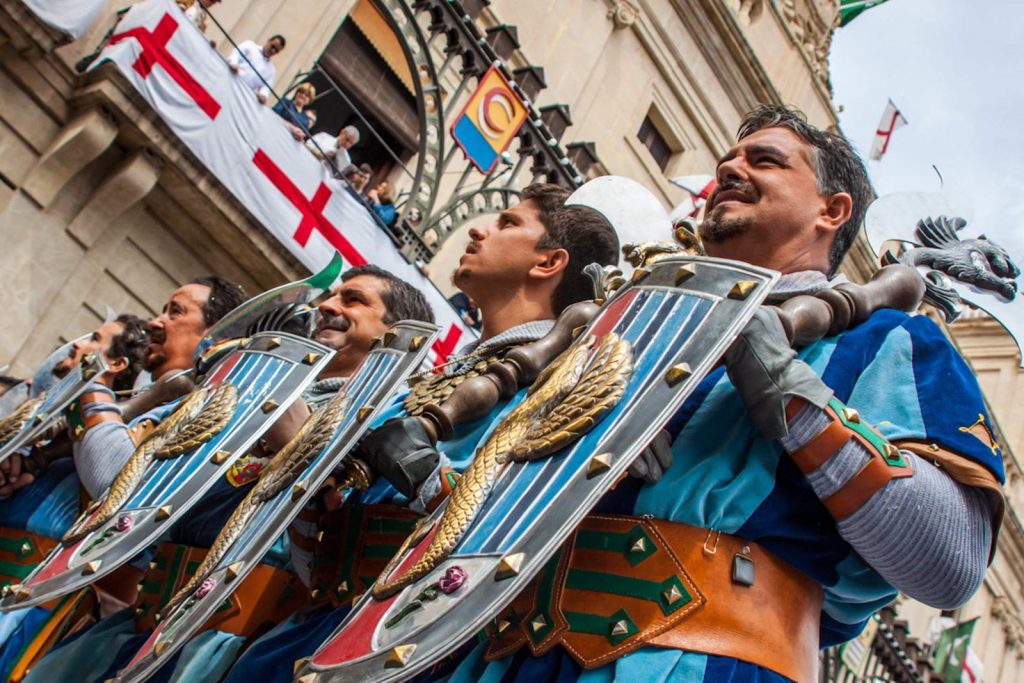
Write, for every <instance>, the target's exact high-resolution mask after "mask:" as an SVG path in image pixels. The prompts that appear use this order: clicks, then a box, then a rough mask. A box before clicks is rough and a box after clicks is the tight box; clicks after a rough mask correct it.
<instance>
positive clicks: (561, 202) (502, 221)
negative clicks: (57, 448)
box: [226, 184, 618, 683]
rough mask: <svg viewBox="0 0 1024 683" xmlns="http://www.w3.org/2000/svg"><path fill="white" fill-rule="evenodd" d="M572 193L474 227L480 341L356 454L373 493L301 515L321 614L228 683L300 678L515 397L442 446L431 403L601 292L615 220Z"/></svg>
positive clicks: (555, 194) (251, 651)
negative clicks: (312, 540)
mask: <svg viewBox="0 0 1024 683" xmlns="http://www.w3.org/2000/svg"><path fill="white" fill-rule="evenodd" d="M568 196H569V192H568V191H567V190H565V189H564V188H561V187H559V186H556V185H548V184H538V185H531V186H528V187H526V188H525V189H524V190H523V193H522V201H521V202H520V203H519V204H517V205H516V206H514V207H512V208H510V209H507V210H505V211H503V212H501V214H499V216H498V218H497V220H496V222H495V223H494V224H492V225H482V226H478V227H473V228H471V229H470V231H469V236H470V243H469V244H468V245H467V247H466V251H465V253H464V254H463V255H462V257H461V258H460V260H459V265H458V267H457V268H456V270H455V272H454V274H453V275H452V280H453V282H454V283H455V285H456V286H458V287H459V288H460V289H461V290H462V291H464V292H466V294H467V295H469V296H471V297H472V298H473V299H474V300H475V301H476V302H477V303H478V304H479V307H480V315H481V319H482V321H483V324H482V333H481V336H480V339H479V340H477V341H474V342H472V343H471V344H469V345H467V346H465V347H463V348H462V349H460V350H459V353H458V355H457V358H458V359H459V360H457V361H455V362H452V363H451V364H450V365H448V366H447V367H445V368H444V369H443V370H442V372H440V373H438V374H428V375H427V376H426V378H424V379H422V380H421V381H420V382H419V383H417V384H415V385H414V386H413V389H412V391H411V392H410V393H409V395H407V396H406V397H404V398H403V400H402V401H400V402H399V403H397V404H396V405H395V406H393V407H392V408H391V409H390V410H389V411H388V412H387V413H386V414H385V415H383V416H382V418H381V422H382V424H381V425H379V426H378V427H377V429H376V430H374V431H373V432H371V433H370V434H369V435H368V436H367V437H365V438H364V440H363V441H362V442H361V444H360V445H359V446H357V449H356V456H357V457H359V458H360V459H362V460H363V461H365V462H366V463H367V464H368V465H369V466H370V467H371V469H373V470H374V472H375V473H376V474H377V475H378V479H377V482H376V483H375V484H373V485H372V486H371V487H370V488H369V490H367V491H362V492H358V491H352V492H351V493H350V494H349V496H348V498H347V500H346V502H345V504H344V505H341V506H340V507H337V508H336V509H333V510H327V511H326V512H325V513H324V514H323V515H321V516H319V519H317V518H316V517H315V516H313V515H306V514H305V513H304V515H303V517H301V518H300V520H299V523H300V524H307V525H309V530H310V531H313V530H314V529H316V530H317V533H319V534H322V536H321V540H320V541H319V542H318V543H316V544H315V546H314V547H313V548H311V549H312V551H313V554H314V560H313V562H312V565H311V568H310V569H311V574H312V578H311V582H310V588H311V595H312V602H313V607H315V609H312V610H305V611H304V612H302V613H300V614H296V615H293V616H292V617H291V618H290V619H289V620H288V621H286V622H284V623H282V624H281V625H280V626H279V627H278V628H276V629H274V630H272V631H270V632H269V633H268V634H267V635H266V636H264V637H263V638H260V640H259V641H257V642H255V643H253V645H252V646H251V647H249V648H248V649H247V650H246V652H245V654H244V655H243V656H242V657H241V658H240V659H239V661H238V663H237V664H236V665H235V666H234V667H233V668H232V670H231V672H230V673H229V675H228V677H227V679H226V681H227V683H247V682H248V681H251V680H252V678H253V676H257V675H259V676H262V677H265V678H268V679H273V680H278V679H280V680H288V679H289V677H290V676H291V675H292V670H293V667H294V662H295V660H296V659H299V658H302V657H308V656H309V655H311V654H312V653H313V651H314V650H315V649H316V647H317V646H318V645H319V644H320V643H321V642H322V641H323V640H324V639H325V638H326V637H327V636H328V635H329V634H330V633H331V631H332V630H333V629H334V628H335V627H336V626H337V625H338V624H339V623H340V622H341V620H342V619H343V618H344V616H345V615H346V614H347V613H348V611H349V609H350V608H351V605H352V602H353V600H354V598H356V597H357V596H358V595H359V594H360V593H362V592H364V591H365V590H366V589H367V588H369V586H370V585H372V583H373V580H374V579H375V577H376V575H377V574H378V573H379V572H380V571H381V570H382V569H383V568H384V564H385V563H386V562H387V560H388V559H389V557H390V555H391V554H394V552H395V551H397V550H398V546H399V544H400V543H401V542H402V540H403V539H404V537H405V536H406V535H407V534H408V533H409V532H410V531H411V530H412V528H413V525H414V524H415V523H416V520H417V519H419V518H420V517H421V516H422V515H423V514H424V513H425V512H427V511H429V510H431V509H433V508H434V507H435V506H436V505H437V504H439V503H440V501H441V500H443V497H444V496H445V495H447V493H448V492H450V491H451V488H452V486H453V485H454V482H455V481H456V479H457V473H458V472H461V471H463V470H464V469H465V468H466V467H467V466H468V465H469V463H470V461H471V460H472V457H473V454H474V451H475V449H476V446H477V444H478V443H479V442H480V441H481V440H482V439H483V438H484V436H485V435H486V434H488V433H489V432H490V430H491V428H492V427H493V425H494V424H495V422H496V421H497V420H498V419H500V417H501V416H502V415H503V414H504V413H505V411H506V409H507V408H508V406H509V403H510V402H509V401H502V402H499V404H498V405H497V406H495V407H494V408H493V409H492V410H491V412H490V413H489V414H488V415H487V416H485V417H483V418H481V419H478V420H475V421H473V422H471V423H469V424H465V425H461V426H458V427H456V429H455V432H454V435H453V437H452V438H451V439H448V440H446V441H441V442H440V443H438V444H437V447H436V448H435V447H434V446H433V445H432V444H431V442H430V440H429V439H428V438H427V436H426V434H425V432H424V431H423V428H422V426H420V423H419V420H418V419H417V418H416V417H414V416H416V415H418V414H419V413H420V411H421V410H422V408H423V406H424V404H425V402H427V401H436V402H440V401H442V400H443V399H444V397H446V396H447V393H445V392H448V393H450V391H451V389H454V387H455V386H456V385H457V384H458V382H461V381H462V380H464V379H465V378H467V377H471V376H475V375H478V374H479V373H480V372H482V370H483V369H484V368H485V367H486V366H487V364H488V363H490V362H493V361H495V360H500V359H501V358H503V357H504V355H505V354H506V353H507V352H508V351H509V350H511V349H512V348H515V347H516V346H518V345H521V344H525V343H528V342H532V341H536V340H537V339H540V338H541V337H543V336H544V335H545V334H547V332H549V331H550V330H551V328H552V326H553V325H554V323H555V319H556V318H557V317H558V314H560V313H561V312H562V311H563V310H564V309H565V308H567V307H568V306H570V305H571V304H573V303H576V302H578V301H583V300H586V299H590V298H591V297H592V296H593V288H592V285H591V284H590V280H589V278H588V277H587V276H586V275H585V274H584V273H583V268H584V267H585V266H586V265H588V264H590V263H599V264H601V265H611V264H614V263H617V262H618V238H617V236H616V234H615V231H614V230H613V229H612V227H611V225H609V224H608V222H607V221H606V220H605V219H604V217H602V216H601V215H600V214H598V213H597V212H596V211H594V210H592V209H589V208H586V207H583V206H565V200H566V199H567V198H568ZM523 393H524V392H520V393H519V394H517V396H516V397H514V398H513V399H511V402H515V401H517V400H520V399H521V397H522V395H523ZM327 502H328V505H331V502H332V501H327ZM335 504H336V503H335ZM293 538H294V537H293ZM357 548H369V549H370V550H369V551H368V552H357V551H356V550H355V549H357Z"/></svg>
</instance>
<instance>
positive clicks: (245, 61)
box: [228, 34, 286, 104]
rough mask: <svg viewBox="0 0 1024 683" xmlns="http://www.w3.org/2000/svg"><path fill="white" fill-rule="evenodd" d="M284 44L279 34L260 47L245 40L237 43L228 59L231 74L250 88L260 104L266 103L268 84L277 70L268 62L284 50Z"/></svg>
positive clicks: (271, 81) (268, 93)
mask: <svg viewBox="0 0 1024 683" xmlns="http://www.w3.org/2000/svg"><path fill="white" fill-rule="evenodd" d="M285 44H286V41H285V38H284V36H282V35H280V34H276V35H273V36H270V38H268V39H267V42H265V43H264V44H263V45H262V46H261V45H257V44H256V43H254V42H253V41H251V40H246V41H243V42H241V43H239V44H238V47H236V48H235V49H234V50H232V51H231V55H230V56H229V57H228V68H230V69H231V73H233V74H235V75H237V76H238V77H239V78H241V79H242V80H243V81H244V82H245V84H246V85H247V86H249V87H250V88H252V91H253V92H254V93H256V98H257V99H258V100H259V101H260V104H266V103H267V100H268V99H269V98H270V95H271V91H270V84H271V83H273V82H274V78H275V77H276V76H277V69H276V68H275V67H274V65H273V63H271V61H270V60H271V59H272V58H273V57H274V55H276V54H277V53H278V52H280V51H281V50H283V49H284V46H285Z"/></svg>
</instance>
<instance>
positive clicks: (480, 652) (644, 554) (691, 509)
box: [436, 106, 1003, 683]
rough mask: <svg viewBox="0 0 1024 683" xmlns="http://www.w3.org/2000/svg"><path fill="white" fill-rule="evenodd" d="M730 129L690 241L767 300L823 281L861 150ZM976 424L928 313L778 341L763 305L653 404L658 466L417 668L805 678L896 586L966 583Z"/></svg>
mask: <svg viewBox="0 0 1024 683" xmlns="http://www.w3.org/2000/svg"><path fill="white" fill-rule="evenodd" d="M738 138H739V139H738V142H737V143H736V145H735V146H734V147H733V148H732V149H730V150H729V151H728V152H727V153H726V154H725V155H724V156H723V157H722V159H721V161H720V162H719V165H718V172H717V175H718V188H717V190H716V191H715V192H714V193H713V194H712V195H711V197H710V198H709V200H708V206H707V214H706V218H705V220H704V222H703V224H702V225H701V226H700V236H701V238H702V241H703V244H704V247H705V249H706V251H707V253H708V255H710V256H716V257H721V258H728V259H735V260H740V261H746V262H748V263H751V264H755V265H759V266H764V267H768V268H773V269H776V270H778V271H780V272H781V273H782V274H783V276H782V278H781V280H780V281H779V283H778V285H777V286H776V287H775V289H774V290H773V292H772V295H771V299H770V301H771V302H773V303H778V302H780V301H783V300H785V299H786V298H788V297H791V296H793V295H795V294H802V293H815V292H821V291H823V290H826V289H827V288H830V287H831V286H832V285H834V284H836V283H837V282H838V281H839V279H838V278H835V274H836V271H837V269H838V268H839V265H840V263H841V262H842V259H843V256H844V255H845V254H846V252H847V250H848V249H849V247H850V245H851V244H852V243H853V241H854V239H855V237H856V235H857V231H858V230H859V226H860V223H861V221H862V220H863V217H864V212H865V210H866V208H867V205H868V203H869V202H870V199H871V190H870V185H869V183H868V178H867V173H866V171H865V169H864V165H863V162H862V161H861V160H860V159H859V158H858V157H857V155H856V153H855V152H854V151H853V149H852V148H851V147H850V145H849V143H848V142H847V141H846V140H845V139H844V138H843V137H841V136H839V135H835V134H832V133H828V132H825V131H821V130H818V129H816V128H814V127H813V126H811V125H809V124H808V123H807V122H806V120H805V118H804V117H803V115H802V114H801V113H800V112H797V111H794V110H790V109H787V108H785V107H781V106H763V107H761V108H759V109H758V110H755V111H753V112H751V113H750V114H748V115H747V117H746V118H745V119H744V121H743V123H742V125H741V127H740V131H739V135H738ZM987 422H988V418H987V413H986V410H985V405H984V401H983V400H982V396H981V393H980V390H979V389H978V385H977V382H976V379H975V377H974V375H973V373H972V372H971V370H970V369H969V368H968V367H967V365H966V364H965V363H964V361H963V360H962V359H961V358H960V356H959V355H958V354H957V352H956V350H955V349H954V348H953V347H952V346H951V345H950V343H949V342H948V341H947V340H946V338H945V337H944V336H943V334H942V332H941V331H940V330H939V329H938V327H937V326H935V325H934V324H933V323H932V322H931V321H930V320H929V319H928V318H927V317H925V316H910V315H907V314H904V313H902V312H897V311H894V310H879V311H877V312H876V313H874V314H873V315H871V316H870V317H869V318H868V320H867V321H865V322H863V323H862V324H860V325H858V326H856V327H854V328H853V329H851V330H848V331H846V332H843V333H841V334H839V335H837V336H834V337H828V338H825V339H822V340H821V341H819V342H816V343H814V344H811V345H810V346H809V347H807V348H805V349H803V350H801V351H800V353H799V354H797V353H795V352H794V351H793V350H791V349H790V347H789V343H788V341H787V338H786V335H785V333H784V332H783V328H782V325H781V323H780V321H779V318H778V315H777V314H776V313H775V312H774V311H773V310H772V309H770V308H769V307H762V308H761V310H760V311H759V312H758V313H757V315H756V316H755V318H754V319H753V321H752V322H751V323H750V324H749V325H748V326H747V328H746V329H745V331H744V332H743V333H741V335H740V336H739V338H738V339H737V340H736V341H735V342H734V344H733V345H732V347H731V348H730V349H729V351H728V352H727V353H726V354H725V357H724V367H721V366H720V367H719V368H717V369H716V370H714V371H712V372H711V373H710V375H709V376H708V377H707V378H706V379H705V380H704V381H703V382H702V383H701V384H700V385H699V386H698V388H697V389H696V390H695V392H694V394H693V395H692V396H691V397H690V399H689V400H688V401H687V402H686V403H685V404H684V406H683V407H682V409H681V410H680V411H679V412H678V413H677V415H676V416H675V417H674V418H673V419H672V420H670V421H669V423H668V426H667V431H668V433H669V436H670V437H671V439H672V445H671V453H672V456H673V457H672V460H673V461H672V462H671V464H670V465H669V466H668V467H667V468H666V470H665V472H664V474H663V476H662V477H661V478H660V479H659V480H658V481H655V482H645V481H642V480H640V479H626V480H623V481H622V482H620V483H619V484H618V486H617V487H616V488H615V489H614V490H613V491H611V492H609V493H608V494H607V496H606V497H605V499H604V501H602V503H600V504H599V507H598V509H599V510H600V511H601V512H600V513H596V512H595V513H592V514H591V515H589V516H588V517H587V518H586V520H585V521H584V522H583V523H582V525H581V527H580V531H579V533H578V534H577V535H576V536H574V537H573V539H572V540H570V542H569V543H567V546H566V552H563V553H562V554H561V555H560V558H561V559H560V560H559V562H560V564H559V565H558V568H557V574H555V578H554V579H553V581H552V582H551V583H548V584H544V585H543V586H540V585H539V584H537V583H536V582H535V583H534V584H533V587H531V588H529V589H527V591H526V592H525V593H524V596H525V597H526V602H522V601H521V600H517V601H516V603H514V604H515V606H516V609H517V612H516V615H511V614H510V613H504V614H502V615H501V616H500V617H499V619H504V620H509V621H507V622H504V623H509V624H512V626H511V627H509V628H506V629H502V630H500V631H499V630H496V632H495V633H494V635H493V636H492V637H491V639H490V641H489V642H487V643H485V644H481V645H479V646H476V647H474V645H475V643H470V644H467V646H466V649H467V650H469V652H468V653H466V652H464V653H463V655H462V657H461V661H459V662H458V663H457V664H455V665H450V666H448V667H442V669H443V670H442V671H439V672H436V673H438V675H439V676H449V675H450V678H448V680H450V681H456V682H463V681H470V680H499V679H500V680H502V681H506V682H507V681H524V682H526V681H528V682H529V683H542V682H544V681H554V680H558V681H568V680H576V679H581V678H587V679H588V680H590V679H600V680H622V681H627V680H628V681H635V680H665V681H669V680H673V681H675V680H678V681H715V682H716V683H718V682H721V681H752V680H759V681H761V680H764V681H783V680H795V681H798V682H799V683H810V682H811V681H816V680H817V660H818V651H819V648H820V647H825V646H829V645H833V644H836V643H840V642H843V641H846V640H849V639H850V638H852V637H854V636H856V635H857V634H858V633H859V632H860V631H861V629H862V628H863V627H864V625H865V624H866V622H867V619H868V618H870V616H871V615H872V613H873V612H875V611H876V610H877V609H879V608H881V607H882V606H884V605H886V604H888V603H889V602H891V601H892V600H893V599H894V598H895V597H896V595H897V593H898V592H899V591H902V592H904V593H906V594H908V595H909V596H911V597H913V598H915V599H917V600H921V601H922V602H925V603H928V604H930V605H933V606H936V607H941V608H947V609H952V608H955V607H957V606H959V605H961V604H963V603H964V602H966V601H967V600H968V599H969V598H970V597H971V595H972V594H973V593H974V592H975V591H976V590H977V589H978V587H979V586H980V585H981V581H982V578H983V576H984V573H985V567H986V561H987V560H988V558H989V557H990V553H991V551H992V549H993V547H994V543H995V533H996V531H997V529H998V526H999V520H1000V517H1001V514H1002V508H1003V498H1002V493H1001V490H1000V483H1001V482H1002V480H1003V465H1002V460H1001V457H1000V454H999V450H998V447H997V445H996V443H995V440H994V438H993V436H992V434H991V431H990V430H989V427H988V426H987ZM872 425H873V427H872ZM608 513H614V515H611V514H608ZM623 538H626V539H629V540H628V541H625V542H624V541H622V540H621V539H623ZM640 541H642V542H640ZM624 543H625V544H624ZM531 591H532V592H531ZM517 615H518V616H517ZM522 615H526V616H525V617H523V616H522ZM533 615H542V616H543V620H541V621H536V620H535V619H534V616H533ZM499 623H502V622H499ZM538 624H539V626H538ZM552 624H553V625H554V626H553V627H551V628H550V629H549V628H548V626H549V625H552ZM452 669H454V671H452Z"/></svg>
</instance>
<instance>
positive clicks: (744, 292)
mask: <svg viewBox="0 0 1024 683" xmlns="http://www.w3.org/2000/svg"><path fill="white" fill-rule="evenodd" d="M754 287H757V282H755V281H754V280H740V281H739V282H737V283H736V284H734V285H733V286H732V289H730V290H729V293H728V294H726V296H728V297H729V298H730V299H737V300H739V301H743V300H744V299H746V298H747V297H748V296H750V293H751V292H753V291H754Z"/></svg>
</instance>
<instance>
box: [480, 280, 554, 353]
mask: <svg viewBox="0 0 1024 683" xmlns="http://www.w3.org/2000/svg"><path fill="white" fill-rule="evenodd" d="M471 296H472V295H471ZM473 299H475V300H476V301H477V303H478V305H479V307H480V319H481V321H482V322H483V325H482V328H481V332H480V341H481V342H485V341H487V340H488V339H493V338H494V337H497V336H498V335H499V334H502V333H503V332H507V331H508V330H511V329H512V328H513V327H518V326H519V325H522V324H524V323H529V322H533V321H535V320H552V319H554V318H555V317H557V316H556V315H555V313H554V311H553V310H552V308H551V301H550V298H548V297H545V298H544V299H542V300H538V299H537V298H536V297H531V296H529V295H527V294H525V293H524V292H516V293H515V294H514V295H513V296H509V297H505V298H501V299H497V300H493V301H480V300H479V299H478V298H477V297H476V296H473Z"/></svg>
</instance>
